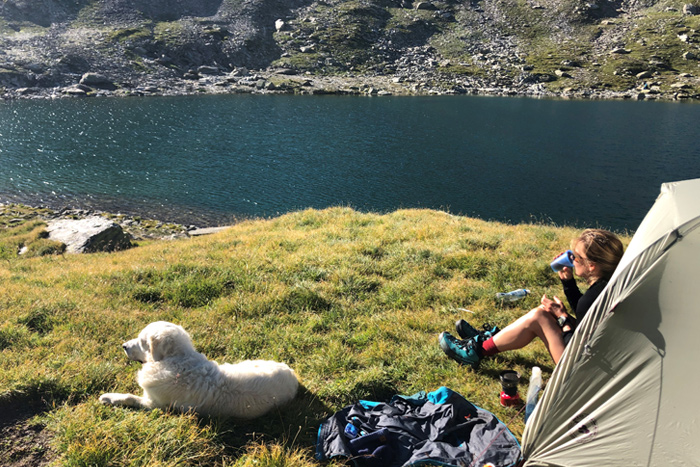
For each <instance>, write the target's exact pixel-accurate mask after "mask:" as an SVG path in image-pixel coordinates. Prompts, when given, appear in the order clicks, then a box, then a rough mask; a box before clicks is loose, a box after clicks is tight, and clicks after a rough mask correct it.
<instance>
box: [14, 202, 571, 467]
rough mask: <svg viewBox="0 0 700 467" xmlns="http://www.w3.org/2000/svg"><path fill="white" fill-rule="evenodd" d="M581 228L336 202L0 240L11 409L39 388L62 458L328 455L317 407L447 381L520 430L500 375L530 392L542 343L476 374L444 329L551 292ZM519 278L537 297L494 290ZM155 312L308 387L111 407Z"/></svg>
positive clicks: (305, 458) (175, 460)
mask: <svg viewBox="0 0 700 467" xmlns="http://www.w3.org/2000/svg"><path fill="white" fill-rule="evenodd" d="M26 222H30V221H26ZM9 228H10V227H6V228H5V229H9ZM11 228H12V229H20V228H21V226H14V227H11ZM27 228H28V227H27ZM576 233H577V231H575V230H574V229H572V228H567V227H555V226H548V225H537V224H523V225H516V226H512V225H506V224H499V223H489V222H484V221H481V220H476V219H470V218H465V217H458V216H452V215H449V214H446V213H443V212H437V211H430V210H401V211H396V212H393V213H390V214H385V215H378V214H363V213H358V212H356V211H353V210H351V209H348V208H333V209H327V210H323V211H316V210H306V211H302V212H296V213H292V214H288V215H284V216H282V217H279V218H274V219H268V220H254V221H246V222H242V223H239V224H237V225H235V226H233V227H231V228H230V229H227V230H225V231H223V232H220V233H218V234H215V235H211V236H207V237H196V238H191V239H181V240H171V241H152V242H145V243H143V244H141V245H140V246H138V247H137V248H133V249H130V250H127V251H122V252H118V253H112V254H106V253H98V254H90V255H49V256H41V257H34V258H28V257H24V256H22V257H18V256H16V255H8V254H6V255H5V256H4V257H3V259H2V261H0V282H2V285H3V294H2V295H0V323H2V324H0V351H1V352H2V357H3V358H2V360H0V408H1V407H3V406H6V405H5V404H25V403H30V402H31V403H34V402H37V401H44V402H43V404H45V406H46V409H47V411H46V413H44V414H43V415H40V416H39V417H38V418H37V419H36V420H35V422H36V423H39V424H41V425H45V426H46V427H47V428H46V430H47V431H48V432H49V433H50V434H51V437H52V439H53V450H54V451H55V452H56V455H57V456H58V459H57V461H56V462H57V464H58V465H69V466H87V465H98V466H109V465H119V466H141V465H144V466H145V465H148V466H153V465H158V466H160V465H186V466H190V465H192V466H195V465H221V466H253V465H256V466H261V465H262V466H275V467H280V466H292V465H293V466H306V465H309V466H311V465H317V463H316V461H315V460H314V459H313V452H314V443H315V438H316V433H317V430H318V427H319V424H320V422H321V421H322V420H323V419H324V418H326V417H328V416H330V415H331V414H332V413H334V412H335V411H337V410H339V409H341V408H342V407H344V406H346V405H349V404H352V403H354V402H355V401H357V400H358V399H368V400H386V399H387V398H389V397H390V396H391V395H393V394H414V393H416V392H418V391H421V390H428V391H432V390H434V389H436V388H438V387H440V386H447V387H450V388H451V389H453V390H455V391H457V392H459V393H461V394H462V395H464V396H465V397H466V398H467V399H469V400H471V401H472V402H474V403H476V404H477V405H479V406H481V407H484V408H486V409H487V410H490V411H492V412H494V413H495V414H496V415H497V416H498V417H499V418H500V419H501V420H503V421H505V422H508V424H509V426H510V428H511V430H512V431H513V432H514V433H515V434H516V435H517V436H518V437H519V436H520V435H521V434H522V430H523V420H522V414H518V411H517V410H516V409H513V408H504V407H501V406H500V405H499V403H498V394H499V392H500V383H499V381H498V373H499V372H500V371H502V370H504V369H515V370H517V371H519V372H520V373H521V374H522V375H523V376H525V378H524V379H523V382H522V385H521V393H524V392H526V385H527V382H526V377H527V376H528V375H529V372H530V368H531V367H532V366H534V365H538V366H540V367H542V368H543V370H544V373H545V376H549V375H550V374H551V371H552V369H553V363H552V361H551V359H550V357H549V356H548V354H547V352H546V350H545V348H544V346H543V345H542V344H541V343H540V342H537V343H533V344H532V345H530V346H528V347H527V348H525V349H522V350H520V351H514V352H507V353H504V354H501V355H499V356H497V357H496V358H493V359H491V360H488V361H486V362H484V364H483V365H482V369H481V370H480V371H478V372H474V371H472V370H471V369H470V368H464V367H459V366H457V365H456V364H455V363H454V362H453V361H451V360H449V359H447V358H446V357H445V356H444V354H443V353H442V352H441V351H440V349H439V347H438V345H437V335H438V334H439V333H440V332H441V331H444V330H450V329H451V328H452V326H453V323H454V321H455V320H456V319H458V318H462V317H467V318H469V319H470V321H472V322H473V323H475V324H476V325H480V324H481V323H484V322H489V323H492V324H495V325H499V326H505V325H506V324H508V323H509V322H511V321H512V320H513V319H514V318H516V317H518V316H520V315H522V314H523V313H524V312H526V311H527V310H528V309H530V308H532V307H533V306H535V305H536V304H538V301H539V297H540V296H541V294H542V293H545V292H546V293H547V294H550V295H552V294H559V295H561V291H560V285H559V283H558V280H556V278H555V277H554V274H553V273H552V272H551V270H550V269H549V264H548V263H549V259H550V258H552V257H553V256H554V255H555V254H556V253H557V252H559V251H561V250H562V249H564V248H566V247H568V245H569V241H570V240H571V238H573V237H574V236H575V234H576ZM520 287H527V288H530V289H531V290H532V292H533V294H532V295H531V296H529V297H527V298H525V299H524V300H522V301H520V302H517V303H516V304H514V305H511V306H503V305H500V304H498V303H496V301H495V298H494V295H495V293H496V292H500V291H504V290H510V289H515V288H520ZM460 308H468V309H469V310H472V311H473V314H467V313H466V312H464V311H462V310H460ZM156 320H169V321H173V322H176V323H178V324H181V325H182V326H184V327H185V329H187V330H188V332H189V333H190V334H191V335H192V338H193V341H194V344H195V346H196V348H197V349H198V350H199V351H201V352H203V353H205V354H206V355H207V356H208V357H209V358H210V359H213V360H217V361H219V362H235V361H239V360H241V359H247V358H264V359H275V360H279V361H284V362H287V363H288V364H290V365H291V366H292V367H293V368H294V369H295V370H296V372H297V373H298V374H299V376H300V379H301V381H302V385H303V389H302V391H301V393H300V395H299V396H298V400H297V401H296V402H295V403H293V404H291V405H290V406H288V407H285V408H282V409H280V410H278V411H275V412H274V413H272V414H269V415H267V416H265V417H262V418H260V419H258V420H254V421H249V422H237V421H233V420H214V419H207V418H198V417H196V416H194V415H182V414H175V413H168V412H164V411H160V410H155V411H150V412H146V411H139V410H131V409H123V408H114V407H105V406H102V405H100V404H99V402H98V401H97V398H98V397H99V395H100V394H102V393H103V392H111V391H119V392H137V393H139V392H140V389H139V388H138V386H137V383H136V381H135V377H136V372H137V370H138V367H139V365H138V364H129V363H128V362H127V361H126V357H125V356H124V355H123V352H122V350H121V347H120V346H121V343H122V342H124V341H125V340H128V339H131V338H133V337H135V336H136V335H137V334H138V332H139V331H140V330H141V329H142V328H143V327H144V326H145V325H146V324H148V323H149V322H152V321H156ZM331 465H338V464H336V463H331Z"/></svg>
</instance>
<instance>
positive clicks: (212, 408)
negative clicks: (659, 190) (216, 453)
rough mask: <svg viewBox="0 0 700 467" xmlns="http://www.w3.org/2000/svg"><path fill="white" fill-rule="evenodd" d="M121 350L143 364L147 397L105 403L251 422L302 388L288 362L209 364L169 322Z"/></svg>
mask: <svg viewBox="0 0 700 467" xmlns="http://www.w3.org/2000/svg"><path fill="white" fill-rule="evenodd" d="M122 347H123V348H124V351H125V352H126V355H127V357H129V359H131V360H135V361H138V362H141V363H143V364H144V365H143V368H141V370H139V373H138V383H139V385H140V386H141V387H142V388H143V396H142V397H139V396H135V395H133V394H118V393H109V394H103V395H102V396H101V397H100V402H102V403H103V404H109V405H121V406H130V407H139V408H146V409H153V408H162V409H166V408H172V409H175V410H180V411H183V412H186V411H188V410H194V411H195V412H197V413H199V414H202V415H211V416H217V417H218V416H229V417H235V418H243V419H250V418H255V417H258V416H260V415H263V414H264V413H266V412H268V411H270V410H271V409H273V408H275V407H278V406H281V405H284V404H286V403H287V402H289V401H291V400H292V399H294V397H295V396H296V393H297V389H298V387H299V382H298V380H297V377H296V375H295V374H294V371H293V370H292V369H291V368H289V367H288V366H287V365H285V364H284V363H278V362H273V361H268V360H246V361H244V362H241V363H237V364H235V365H232V364H229V363H224V364H222V365H219V364H218V363H216V362H214V361H210V360H207V358H206V357H205V356H204V355H202V354H201V353H198V352H197V351H196V350H195V349H194V346H193V345H192V340H191V339H190V336H189V334H187V332H185V330H184V329H183V328H182V327H180V326H177V325H175V324H172V323H167V322H165V321H158V322H155V323H151V324H149V325H148V326H146V327H145V328H144V330H143V331H141V333H140V334H139V337H137V338H136V339H132V340H130V341H129V342H126V343H125V344H124V345H123V346H122Z"/></svg>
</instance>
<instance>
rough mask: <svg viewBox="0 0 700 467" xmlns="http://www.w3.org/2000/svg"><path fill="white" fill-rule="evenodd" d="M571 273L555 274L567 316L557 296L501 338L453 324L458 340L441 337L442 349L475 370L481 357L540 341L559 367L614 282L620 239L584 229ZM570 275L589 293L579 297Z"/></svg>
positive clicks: (503, 332)
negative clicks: (579, 329)
mask: <svg viewBox="0 0 700 467" xmlns="http://www.w3.org/2000/svg"><path fill="white" fill-rule="evenodd" d="M572 250H573V271H572V270H571V268H568V267H565V268H563V269H562V270H561V271H559V278H560V279H561V283H562V286H563V288H564V294H565V295H566V298H567V301H568V302H569V305H570V306H571V310H572V311H573V315H571V314H569V312H568V311H567V309H566V307H565V306H564V304H563V303H562V302H561V300H559V298H557V297H556V296H555V297H554V298H553V299H551V300H550V299H549V298H547V296H546V295H543V296H542V300H541V304H540V306H538V307H537V308H533V309H532V310H530V311H529V312H528V313H527V314H525V315H523V316H522V317H520V318H519V319H517V320H516V321H515V322H513V323H511V324H510V325H508V326H507V327H506V328H504V329H503V330H501V331H500V332H499V331H498V330H497V328H494V329H492V330H491V331H485V332H483V331H482V332H478V331H476V329H474V328H473V327H472V326H470V325H469V324H468V323H467V322H466V321H464V320H459V321H458V322H457V325H456V327H457V333H458V334H459V335H460V337H461V338H462V339H457V338H456V337H454V336H452V335H451V334H449V333H447V332H443V333H442V334H440V348H441V349H442V350H443V351H444V352H445V353H446V354H447V356H449V357H450V358H452V359H453V360H456V361H458V362H459V363H462V364H465V365H471V366H472V367H473V368H475V369H476V368H478V366H479V362H480V361H481V359H482V358H484V357H490V356H493V355H496V354H497V353H500V352H505V351H507V350H515V349H521V348H523V347H525V346H526V345H527V344H529V343H530V342H532V340H533V339H535V337H539V338H540V339H541V340H542V342H544V345H545V347H546V348H547V350H548V351H549V353H550V355H551V356H552V358H553V359H554V362H555V363H558V362H559V359H560V358H561V355H562V353H563V352H564V349H565V347H566V345H567V344H568V343H569V340H570V339H571V336H572V335H573V332H574V329H575V327H576V323H577V321H580V320H581V319H583V317H584V316H585V314H586V312H587V311H588V309H589V308H590V307H591V305H592V304H593V302H594V301H595V300H596V298H598V295H600V293H601V292H602V291H603V289H604V288H605V286H606V285H607V284H608V281H609V280H610V277H612V275H613V272H615V268H616V267H617V265H618V263H619V262H620V259H621V258H622V254H623V250H624V248H623V246H622V242H621V241H620V239H619V238H618V237H617V236H616V235H615V234H613V233H612V232H608V231H607V230H601V229H587V230H584V231H583V232H582V233H581V235H580V236H579V237H578V238H576V239H574V241H573V242H572ZM574 273H575V274H576V275H577V276H579V277H581V278H582V279H584V280H585V281H586V283H587V284H588V290H586V292H585V293H581V291H580V290H579V288H578V286H577V285H576V280H575V279H574Z"/></svg>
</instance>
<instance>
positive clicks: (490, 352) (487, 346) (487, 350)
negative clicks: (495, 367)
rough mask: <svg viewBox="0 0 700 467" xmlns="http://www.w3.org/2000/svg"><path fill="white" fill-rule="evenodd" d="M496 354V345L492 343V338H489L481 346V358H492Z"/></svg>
mask: <svg viewBox="0 0 700 467" xmlns="http://www.w3.org/2000/svg"><path fill="white" fill-rule="evenodd" d="M497 353H498V349H497V348H496V344H494V342H493V337H489V338H488V339H487V340H485V341H484V343H483V344H482V345H481V354H482V355H481V356H482V357H492V356H494V355H496V354H497Z"/></svg>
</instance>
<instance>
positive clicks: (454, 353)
mask: <svg viewBox="0 0 700 467" xmlns="http://www.w3.org/2000/svg"><path fill="white" fill-rule="evenodd" d="M481 342H483V340H481V336H480V335H479V334H477V335H476V336H474V337H472V338H471V339H467V340H460V339H457V338H456V337H454V336H453V335H452V334H450V333H449V332H443V333H442V334H440V348H441V349H442V351H443V352H445V354H447V356H448V357H450V358H451V359H452V360H455V361H456V362H458V363H461V364H462V365H469V366H471V367H472V368H473V369H475V370H476V369H477V368H479V362H480V361H481V355H479V354H480V352H481Z"/></svg>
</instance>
